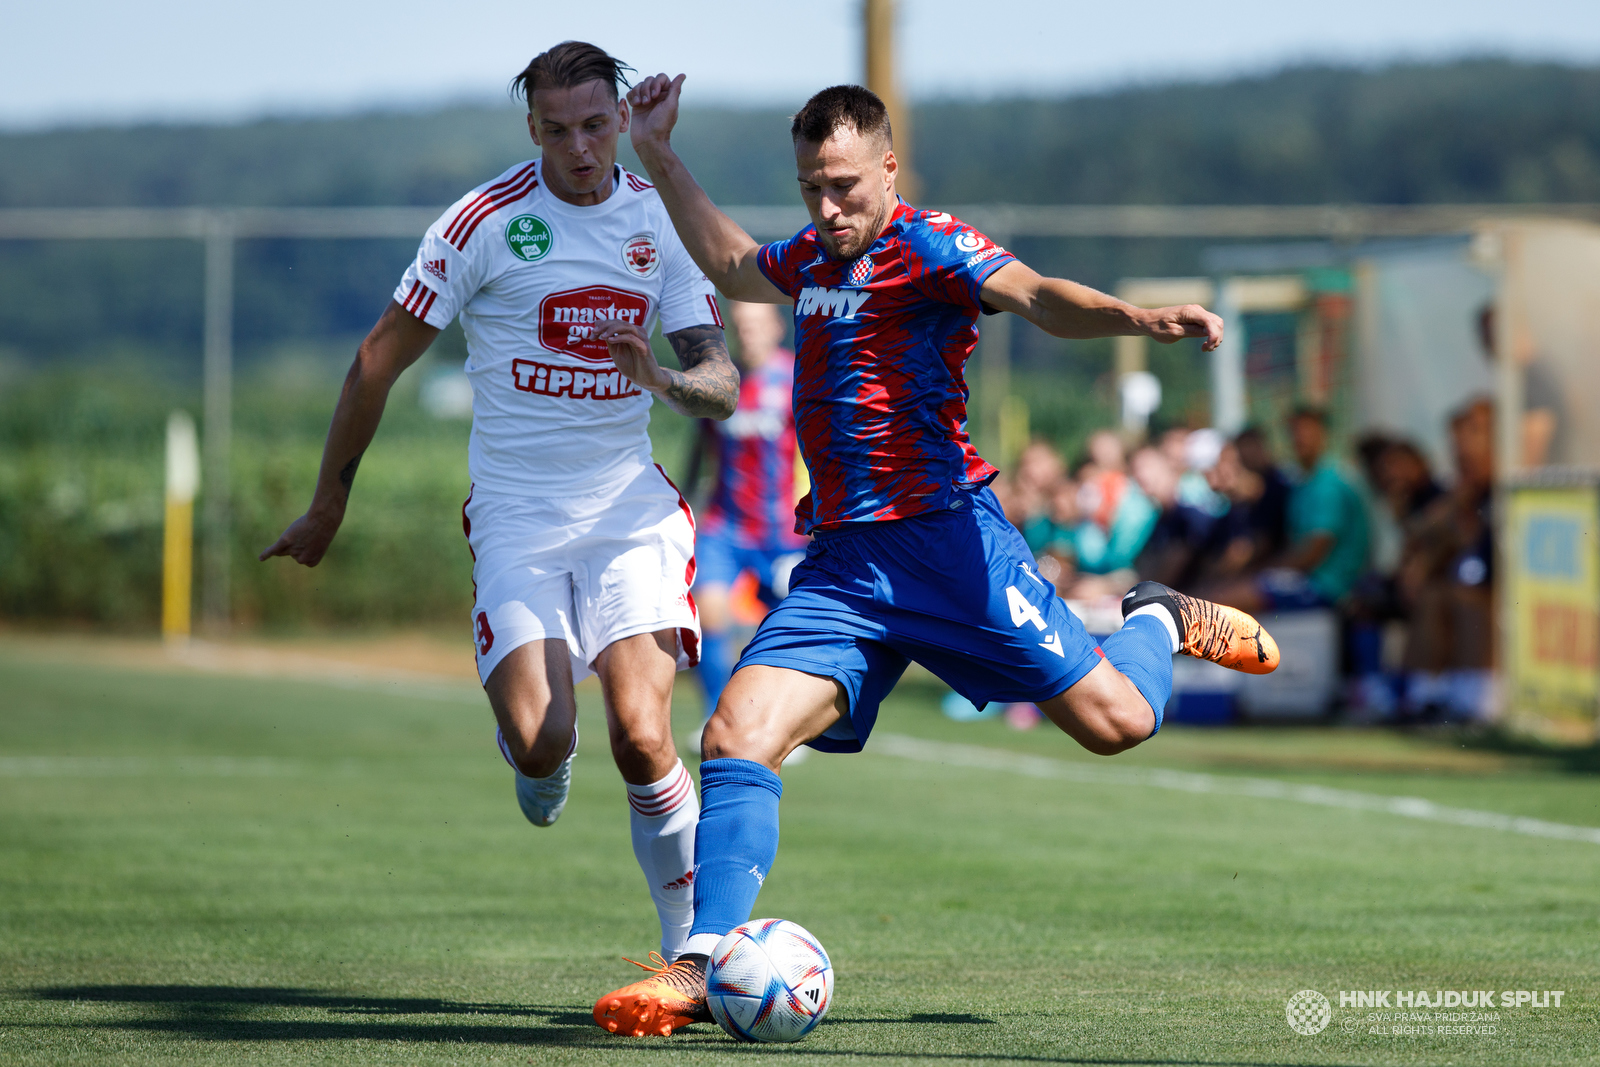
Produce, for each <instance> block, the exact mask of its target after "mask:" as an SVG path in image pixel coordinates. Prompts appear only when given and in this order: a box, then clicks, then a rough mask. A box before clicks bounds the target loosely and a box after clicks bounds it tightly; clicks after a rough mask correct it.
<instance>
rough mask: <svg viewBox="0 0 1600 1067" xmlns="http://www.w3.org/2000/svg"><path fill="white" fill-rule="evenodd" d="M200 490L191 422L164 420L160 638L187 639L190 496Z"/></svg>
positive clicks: (183, 417)
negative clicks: (165, 483) (165, 506)
mask: <svg viewBox="0 0 1600 1067" xmlns="http://www.w3.org/2000/svg"><path fill="white" fill-rule="evenodd" d="M199 488H200V449H199V446H198V444H197V441H196V438H195V432H194V419H192V418H190V417H189V414H188V413H187V412H184V411H174V412H173V413H172V414H171V415H170V416H169V417H168V418H167V514H166V530H165V536H164V537H163V538H162V553H161V636H162V637H163V638H165V639H166V640H168V641H186V640H188V638H189V630H190V619H189V606H190V600H191V596H192V593H191V591H192V589H193V588H194V496H195V492H196V490H198V489H199Z"/></svg>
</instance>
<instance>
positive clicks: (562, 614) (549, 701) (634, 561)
mask: <svg viewBox="0 0 1600 1067" xmlns="http://www.w3.org/2000/svg"><path fill="white" fill-rule="evenodd" d="M627 69H629V68H627V67H625V66H624V65H623V64H621V63H619V62H618V61H617V60H615V59H613V58H612V57H611V56H609V55H607V54H606V53H605V52H604V51H602V50H601V49H599V48H597V47H595V46H594V45H590V44H584V43H581V42H576V41H567V42H564V43H562V44H560V45H557V46H556V47H554V48H552V49H550V50H549V51H547V52H544V53H542V54H540V55H539V56H537V57H535V58H534V60H533V61H532V62H531V63H530V64H529V65H528V67H527V69H526V70H524V71H523V72H522V74H520V75H518V77H517V79H516V80H515V82H514V83H513V84H514V86H516V88H518V89H519V90H520V91H521V92H522V93H523V94H524V95H525V96H526V98H527V100H528V129H529V132H530V133H531V135H532V137H533V141H534V143H535V144H538V145H539V146H540V147H541V148H542V150H543V151H542V154H541V156H540V158H539V159H537V160H534V161H530V162H527V163H521V164H518V165H517V166H515V167H513V168H511V169H510V170H508V171H507V172H506V173H505V174H502V175H501V176H500V177H499V178H497V179H495V180H494V181H492V182H488V183H486V184H484V185H481V186H479V187H478V188H476V189H474V190H473V191H472V192H470V193H468V194H467V195H466V196H464V197H462V198H461V200H459V201H457V202H456V204H454V205H453V206H452V207H451V208H450V210H448V211H446V212H445V214H444V215H443V217H441V218H440V219H439V221H438V222H436V223H434V225H433V226H432V227H430V228H429V230H428V233H427V235H426V236H425V237H424V238H423V240H422V245H421V247H420V249H419V250H418V252H417V258H416V260H415V261H414V262H413V263H412V265H411V266H410V267H409V268H408V269H407V270H406V272H405V276H404V277H403V278H402V279H401V282H400V285H399V287H398V288H397V289H396V290H395V293H394V299H393V301H392V302H391V303H390V305H389V307H388V308H387V310H385V312H384V313H383V316H382V317H381V318H380V319H379V320H378V323H377V325H376V326H374V327H373V329H372V332H371V333H370V334H369V335H368V336H367V339H366V340H365V341H364V342H363V343H362V345H361V348H360V351H359V352H358V354H357V356H356V360H355V363H354V365H352V367H351V368H350V373H349V375H348V376H347V378H346V379H345V384H344V389H343V391H342V392H341V393H340V396H339V403H338V406H337V408H336V410H335V412H334V416H333V425H332V427H331V428H330V429H329V431H328V442H327V445H326V448H325V449H324V452H323V457H322V467H321V472H320V474H319V476H318V479H317V488H316V493H315V495H314V497H313V499H312V503H311V507H310V508H309V509H308V510H307V511H306V513H305V514H304V515H302V516H301V517H300V518H298V519H296V520H295V521H294V522H293V523H291V524H290V525H289V527H288V529H287V530H285V531H284V534H283V536H282V537H280V538H279V539H278V541H277V542H276V543H275V544H273V545H272V547H270V548H268V549H267V550H266V551H265V552H263V553H262V554H261V558H262V559H263V560H265V559H267V558H269V557H271V556H289V557H290V558H292V559H294V560H296V561H297V562H299V563H302V564H305V565H306V566H311V567H314V566H316V564H317V563H318V562H319V561H320V560H321V559H322V556H323V554H324V553H325V552H326V551H327V548H328V545H329V543H330V542H331V541H332V540H333V536H334V534H335V533H336V532H337V530H338V528H339V523H340V522H341V520H342V519H343V517H344V510H345V506H346V504H347V502H348V499H349V494H350V487H351V485H352V483H353V481H354V478H355V473H356V468H357V466H358V465H359V464H360V462H361V456H362V454H363V452H364V451H365V450H366V447H367V445H368V444H369V443H370V442H371V440H372V436H373V433H374V432H375V431H376V429H377V426H378V421H379V419H380V418H381V417H382V414H383V406H384V401H385V399H386V398H387V396H388V392H389V389H390V388H391V387H392V386H393V384H394V381H395V379H396V378H397V377H398V376H399V375H400V373H401V372H402V371H403V370H404V369H405V368H406V367H408V366H410V365H411V364H412V363H414V362H415V361H416V360H417V359H418V358H419V357H420V356H421V355H422V354H423V352H424V351H426V350H427V348H428V346H429V345H430V344H431V343H432V342H433V339H434V338H435V337H436V336H438V334H439V331H440V330H442V329H443V328H444V327H446V326H448V325H449V324H450V320H451V319H453V318H457V317H458V316H459V318H460V320H461V326H462V329H463V331H464V332H465V333H466V336H467V351H468V358H467V364H466V369H467V375H468V377H469V378H470V379H471V381H472V391H473V407H472V412H473V422H472V438H471V444H470V446H469V450H468V465H469V469H470V471H471V475H472V491H471V494H470V495H469V496H468V498H467V502H466V504H465V505H463V508H462V524H463V527H464V528H465V531H466V535H467V541H468V544H469V546H470V548H471V550H472V554H473V561H474V562H473V569H472V579H473V585H474V587H475V590H476V603H475V604H474V605H473V609H472V624H473V636H474V640H475V644H476V651H477V660H478V675H479V678H480V680H481V681H482V682H483V685H484V689H485V691H486V692H487V693H488V696H489V702H490V704H491V705H492V706H493V708H494V714H495V718H496V720H498V723H499V737H498V741H499V745H500V750H501V752H502V754H503V755H504V756H505V759H506V762H507V763H509V764H510V765H511V768H512V770H513V772H514V774H515V781H516V794H517V800H518V802H519V804H520V806H521V808H522V811H523V813H524V814H525V815H526V816H527V818H528V820H529V821H530V822H532V823H533V824H534V825H535V826H549V825H550V824H551V823H553V822H555V821H556V818H557V817H558V816H559V815H560V814H561V809H562V807H563V806H564V805H565V803H566V799H567V790H568V785H569V783H570V780H571V766H572V756H573V753H574V751H575V750H576V748H577V744H578V732H577V719H576V714H577V711H576V705H575V702H574V698H573V692H572V687H573V683H574V681H576V680H581V679H582V678H584V677H587V676H588V675H589V674H590V673H591V672H592V673H595V674H597V675H599V677H600V685H601V689H602V692H603V693H604V695H605V707H606V724H607V728H608V730H609V733H610V741H611V752H612V755H613V757H614V758H615V760H616V764H617V769H618V770H619V771H621V773H622V778H623V781H624V783H626V785H627V793H628V803H629V806H630V809H631V811H630V819H631V822H632V831H633V848H634V854H635V856H636V857H637V858H638V861H639V866H640V867H641V868H642V869H643V871H644V874H645V878H646V880H647V881H648V883H649V886H650V895H651V897H652V898H653V899H654V901H655V904H656V909H657V912H658V915H659V918H660V920H661V952H662V955H663V956H664V957H665V958H666V960H667V961H669V962H670V961H671V960H673V959H675V958H676V957H677V956H678V954H679V953H680V952H681V951H682V947H683V939H684V938H685V937H686V936H687V934H688V931H689V926H690V924H691V922H692V920H693V909H694V904H693V889H692V881H693V877H694V874H693V868H694V831H695V823H696V821H697V819H698V817H699V810H700V807H699V800H698V798H697V797H696V795H695V789H694V782H693V780H692V779H691V778H690V777H689V773H688V771H687V770H685V769H684V766H683V763H682V762H681V761H680V760H679V759H678V755H677V751H676V749H675V746H674V744H673V739H672V728H671V698H672V683H673V675H674V673H675V672H676V671H677V670H679V669H682V668H685V667H689V666H692V665H693V664H694V662H695V661H696V659H697V658H698V644H699V622H698V619H697V617H696V613H695V606H694V598H693V597H692V595H691V594H690V591H689V587H690V585H691V584H692V583H693V581H694V570H695V562H694V516H693V514H692V512H691V511H690V509H689V505H688V504H687V503H685V501H684V499H683V497H682V496H681V495H680V494H679V493H678V491H677V489H676V488H675V487H674V486H673V485H672V483H671V482H670V481H669V480H668V479H667V477H666V475H665V473H664V472H663V471H662V470H661V468H660V467H658V466H655V465H654V464H653V463H652V462H651V458H650V438H649V435H648V432H647V430H648V425H649V419H650V405H651V404H652V403H653V401H654V399H655V398H657V397H659V398H660V399H662V400H664V401H665V402H666V403H667V404H668V405H669V406H670V407H672V408H673V409H674V410H676V411H679V412H681V413H683V414H685V415H690V416H698V417H707V416H709V417H712V418H718V419H725V418H727V417H728V416H729V415H730V414H732V413H733V410H734V407H735V405H736V404H737V402H738V389H739V378H738V372H737V371H736V370H735V369H734V366H733V363H732V361H731V360H730V359H729V357H728V351H727V348H726V346H725V344H724V341H723V334H722V322H721V319H720V317H719V315H718V311H717V305H716V297H715V295H714V294H715V290H714V289H713V288H712V286H711V283H710V282H708V281H707V280H706V278H705V275H704V274H702V273H701V271H700V269H699V268H698V267H696V266H695V265H694V262H693V261H692V260H691V259H690V258H689V255H688V253H687V252H686V251H685V250H684V247H683V245H682V243H681V242H680V240H679V239H678V236H677V233H676V231H675V230H674V229H673V227H672V223H671V220H670V219H669V218H668V217H667V213H666V210H665V209H664V208H663V207H662V204H661V201H660V199H659V197H657V195H656V193H655V190H654V189H653V188H652V187H651V186H650V185H649V184H648V183H647V182H644V181H642V180H641V179H639V178H637V177H635V176H634V175H632V174H630V173H628V172H627V171H624V170H623V169H622V168H621V167H619V166H617V164H616V155H617V138H618V136H619V135H620V134H621V133H623V132H625V131H626V130H627V128H628V121H629V112H628V105H627V102H626V101H625V100H620V99H619V98H618V89H617V86H618V84H619V83H622V84H626V81H625V79H624V77H623V72H624V71H625V70H627ZM657 322H659V323H660V324H661V329H662V332H663V333H664V334H665V335H666V337H667V340H668V341H669V342H670V343H671V344H672V347H673V349H674V351H675V352H676V353H677V356H678V361H679V363H680V364H681V365H682V367H683V370H681V371H675V370H671V369H668V368H664V367H661V366H660V365H659V364H658V363H657V362H656V360H655V357H654V356H653V355H652V354H651V351H650V343H649V337H650V331H651V328H652V327H653V326H654V325H655V324H656V323H657Z"/></svg>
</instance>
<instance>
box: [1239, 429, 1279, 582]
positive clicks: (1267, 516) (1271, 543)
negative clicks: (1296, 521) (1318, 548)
mask: <svg viewBox="0 0 1600 1067" xmlns="http://www.w3.org/2000/svg"><path fill="white" fill-rule="evenodd" d="M1233 443H1234V446H1235V447H1236V448H1237V449H1238V450H1239V462H1240V463H1242V464H1244V468H1245V469H1246V470H1248V471H1250V472H1251V473H1253V474H1255V475H1257V476H1258V477H1259V478H1260V479H1261V498H1260V503H1259V505H1258V516H1257V517H1258V520H1259V523H1260V527H1261V529H1263V530H1265V531H1266V532H1267V534H1268V545H1267V551H1268V552H1270V553H1273V554H1276V553H1278V552H1281V551H1283V550H1284V549H1285V548H1286V547H1287V546H1288V543H1289V542H1288V530H1289V490H1290V488H1291V486H1290V484H1289V479H1288V478H1287V477H1285V476H1284V473H1283V471H1281V470H1279V469H1278V465H1277V463H1275V462H1274V461H1273V458H1272V447H1271V445H1269V444H1268V443H1267V435H1266V434H1264V433H1262V432H1261V430H1260V429H1259V428H1258V427H1254V426H1246V427H1245V428H1244V429H1243V430H1240V431H1239V436H1237V437H1235V438H1234V439H1233Z"/></svg>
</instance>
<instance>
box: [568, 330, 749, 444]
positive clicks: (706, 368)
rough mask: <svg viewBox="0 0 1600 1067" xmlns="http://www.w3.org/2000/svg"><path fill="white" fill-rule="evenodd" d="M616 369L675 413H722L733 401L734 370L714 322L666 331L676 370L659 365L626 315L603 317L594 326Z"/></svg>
mask: <svg viewBox="0 0 1600 1067" xmlns="http://www.w3.org/2000/svg"><path fill="white" fill-rule="evenodd" d="M594 335H595V338H596V339H597V340H601V341H604V342H605V343H606V348H607V350H608V351H609V352H610V353H611V361H612V362H613V363H615V364H616V365H617V369H618V370H620V371H621V372H622V373H623V374H625V375H627V376H628V380H629V381H633V382H636V383H638V385H639V388H641V389H646V390H648V391H649V392H651V393H654V394H655V395H656V396H658V397H660V398H661V399H662V400H664V401H666V403H667V406H668V407H670V408H671V409H672V410H673V411H676V412H678V413H679V414H680V415H688V416H690V417H691V418H703V419H725V418H727V417H728V416H729V415H732V414H733V409H734V408H736V407H738V405H739V371H738V370H737V369H736V368H735V367H734V365H733V359H732V357H730V356H729V355H728V344H727V342H726V341H724V340H723V338H722V328H721V327H720V326H710V325H705V326H690V327H689V328H688V329H684V330H674V331H672V332H671V333H669V334H667V341H668V342H669V343H670V344H671V345H672V350H673V351H674V352H676V353H677V354H678V363H679V364H680V365H681V366H682V367H683V369H682V370H673V369H671V368H670V367H663V366H662V365H661V364H659V363H657V362H656V357H655V353H653V352H652V351H650V337H649V335H648V334H646V333H645V332H644V328H643V327H641V326H639V325H638V324H637V323H632V322H629V321H628V320H627V319H607V320H606V321H604V322H602V323H601V324H600V325H598V326H596V327H595V331H594Z"/></svg>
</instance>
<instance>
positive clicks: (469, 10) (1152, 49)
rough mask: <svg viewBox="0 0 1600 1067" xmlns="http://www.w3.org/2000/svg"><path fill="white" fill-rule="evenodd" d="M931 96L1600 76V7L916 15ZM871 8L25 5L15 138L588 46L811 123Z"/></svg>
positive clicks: (938, 6)
mask: <svg viewBox="0 0 1600 1067" xmlns="http://www.w3.org/2000/svg"><path fill="white" fill-rule="evenodd" d="M900 7H901V15H900V23H901V64H902V69H903V72H904V73H903V82H904V84H905V85H906V87H907V89H908V90H909V91H910V92H911V93H912V94H913V95H914V96H921V97H928V96H973V95H995V94H1005V93H1062V92H1074V91H1084V90H1095V89H1104V88H1108V87H1113V86H1118V85H1125V84H1128V83H1131V82H1148V81H1170V80H1174V79H1184V78H1193V77H1201V78H1220V77H1227V76H1229V75H1232V74H1237V73H1241V72H1250V71H1261V70H1267V69H1271V68H1274V67H1277V66H1281V65H1284V64H1286V63H1291V62H1295V61H1299V60H1305V59H1322V60H1334V61H1343V62H1359V63H1381V62H1385V61H1388V60H1392V59H1398V58H1420V59H1436V58H1444V57H1449V56H1457V55H1463V54H1482V53H1492V54H1502V55H1516V56H1524V57H1539V58H1554V59H1561V60H1568V61H1576V62H1585V63H1595V62H1600V9H1597V7H1596V4H1595V0H1516V2H1506V0H1495V2H1489V0H1450V2H1444V0H1340V2H1338V3H1329V2H1327V0H1319V2H1316V3H1307V2H1304V0H1299V2H1297V0H1287V2H1286V0H1270V2H1269V0H1212V2H1210V3H1207V4H1196V3H1192V2H1188V3H1180V2H1177V0H1142V2H1141V0H1123V2H1117V3H1110V2H1103V3H1099V4H1086V3H1064V2H1055V3H1051V2H1047V0H982V2H972V0H968V2H965V3H957V2H955V0H901V4H900ZM859 10H860V2H859V0H807V2H805V3H775V2H769V0H743V2H738V0H677V2H675V3H662V2H657V3H646V2H639V0H611V2H609V3H596V2H593V0H590V2H587V3H574V2H568V3H552V2H548V0H520V2H516V3H512V2H508V0H458V2H451V0H426V2H424V0H386V2H385V3H382V4H377V3H356V2H343V0H318V2H313V0H275V2H274V3H272V4H270V5H269V4H261V3H252V4H245V3H237V2H228V0H147V2H146V3H143V4H129V3H127V2H126V0H118V2H115V3H112V2H109V0H52V2H51V3H48V4H46V3H32V4H26V5H23V4H16V5H12V6H11V7H10V8H9V9H8V11H7V13H6V16H5V19H4V24H5V31H6V32H5V37H6V48H5V52H6V58H5V62H4V63H3V64H0V126H6V127H12V128H16V127H38V126H45V125H51V124H54V123H57V122H70V123H86V122H87V123H95V122H126V121H137V120H145V119H160V120H185V119H197V118H198V119H235V118H245V117H252V116H256V115H261V114H276V113H308V112H309V113H322V112H330V111H342V110H348V109H351V108H360V107H371V106H400V107H409V106H414V105H419V104H421V105H426V104H431V103H437V102H440V101H444V100H451V99H472V100H489V99H496V98H500V99H503V96H502V95H501V94H503V91H504V87H505V85H506V83H507V81H508V80H509V79H510V77H511V76H512V75H513V74H514V73H516V71H518V70H519V69H521V67H522V66H523V65H524V64H525V63H526V62H527V60H528V59H529V58H530V56H532V54H533V53H534V52H536V51H538V50H540V49H541V48H542V47H544V46H545V45H548V44H550V43H553V42H555V41H558V40H561V39H564V38H567V37H578V38H583V39H588V40H592V41H594V42H596V43H597V44H601V45H603V46H605V47H606V48H608V49H610V50H611V51H612V52H613V53H614V54H616V55H619V56H621V57H622V58H624V59H626V60H628V61H629V62H631V63H633V64H635V65H636V66H638V67H640V68H641V69H645V70H651V71H654V70H659V69H670V70H672V71H673V72H678V71H684V72H687V73H688V74H689V76H690V83H689V88H690V92H691V93H692V97H691V99H698V100H700V101H703V102H707V103H711V102H716V103H729V102H747V103H773V104H793V103H795V102H796V101H798V100H803V99H804V98H805V96H806V95H808V94H809V93H810V92H811V91H813V90H815V89H817V88H820V87H821V86H823V85H827V84H832V83H834V82H838V81H849V80H856V79H858V78H859V77H860V63H861V35H860V30H859V22H860V18H859Z"/></svg>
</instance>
